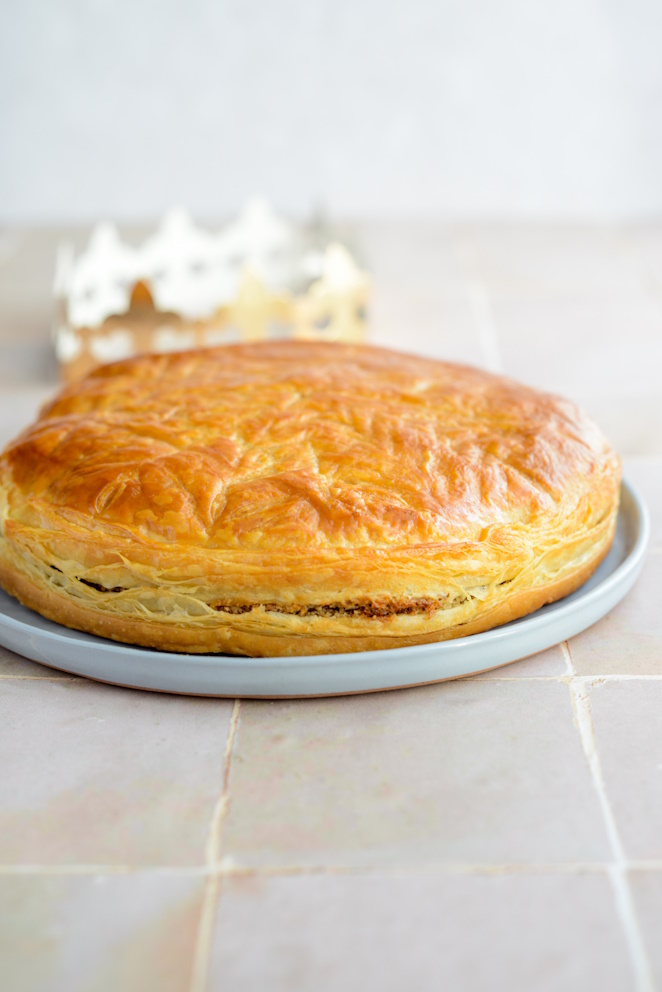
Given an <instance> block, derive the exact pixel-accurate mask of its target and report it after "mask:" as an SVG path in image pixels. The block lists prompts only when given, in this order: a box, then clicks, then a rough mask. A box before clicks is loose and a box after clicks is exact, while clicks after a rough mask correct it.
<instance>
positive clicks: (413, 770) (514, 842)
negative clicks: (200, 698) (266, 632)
mask: <svg viewBox="0 0 662 992" xmlns="http://www.w3.org/2000/svg"><path fill="white" fill-rule="evenodd" d="M590 786H591V782H590V777H589V773H588V769H587V767H586V763H585V761H584V758H583V754H582V749H581V745H580V742H579V739H578V737H577V734H576V732H575V729H574V727H573V723H572V709H571V705H570V698H569V695H568V691H567V689H566V687H565V686H564V685H561V684H559V683H558V682H556V681H551V682H547V681H542V682H536V681H527V680H523V679H516V680H513V681H512V682H487V681H472V680H464V681H457V682H454V683H449V684H446V685H444V684H441V685H434V686H426V687H423V688H419V689H410V690H402V691H400V692H398V693H379V694H370V695H363V696H354V697H352V698H349V699H322V700H317V701H309V702H302V701H299V700H294V701H292V702H289V703H283V702H280V703H268V702H246V703H244V704H243V706H242V709H241V719H240V723H239V728H238V732H237V740H236V745H235V753H234V760H233V766H232V802H231V806H230V810H229V813H228V818H227V821H226V826H225V831H224V841H223V849H222V853H223V855H224V857H226V858H228V859H230V860H231V862H232V863H233V864H238V865H253V866H260V865H282V866H284V865H297V866H298V865H355V866H362V865H394V864H395V865H398V864H408V863H410V862H414V863H428V864H434V863H449V862H450V863H478V864H502V863H518V864H522V863H524V864H526V863H533V864H540V863H554V862H557V863H558V862H560V863H563V862H590V861H603V860H605V859H607V858H608V856H609V848H608V843H607V838H606V835H605V831H604V827H603V824H602V819H601V815H600V810H599V807H598V802H597V799H596V797H595V795H594V794H593V791H592V789H591V787H590Z"/></svg>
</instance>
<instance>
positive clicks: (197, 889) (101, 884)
mask: <svg viewBox="0 0 662 992" xmlns="http://www.w3.org/2000/svg"><path fill="white" fill-rule="evenodd" d="M203 889H204V879H201V878H194V877H186V876H181V875H180V876H177V875H170V876H167V875H160V876H159V875H150V874H147V873H142V874H140V873H136V874H133V875H83V876H80V875H78V876H75V875H69V876H56V875H6V876H4V877H2V878H0V914H1V916H2V921H3V925H2V928H0V961H2V971H1V975H2V981H1V984H2V989H3V992H73V990H78V989H80V990H83V989H84V990H86V992H87V990H94V992H118V990H120V989H121V992H148V990H152V989H154V990H156V989H158V992H180V990H181V989H185V988H187V987H188V983H189V982H190V979H191V973H192V969H193V955H194V951H195V943H196V935H197V930H198V925H199V920H200V910H201V905H202V896H203Z"/></svg>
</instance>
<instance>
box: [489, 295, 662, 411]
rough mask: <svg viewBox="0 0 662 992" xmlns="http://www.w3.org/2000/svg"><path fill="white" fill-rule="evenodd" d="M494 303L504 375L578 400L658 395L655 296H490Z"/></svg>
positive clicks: (661, 341)
mask: <svg viewBox="0 0 662 992" xmlns="http://www.w3.org/2000/svg"><path fill="white" fill-rule="evenodd" d="M493 310H494V315H495V320H496V324H497V329H498V336H499V347H500V351H501V355H502V359H503V366H504V370H505V371H506V373H507V374H508V375H511V376H513V377H514V378H516V379H521V380H522V381H525V382H528V383H530V384H531V385H533V386H538V387H540V388H544V389H550V390H553V391H556V392H560V393H562V394H564V395H567V396H568V397H569V398H570V399H575V400H577V401H583V402H585V399H586V397H587V396H590V395H591V394H595V395H596V396H606V395H609V396H613V395H616V396H619V395H621V394H627V395H630V394H632V393H635V394H636V393H641V394H658V395H659V369H660V367H661V366H662V299H660V300H657V299H654V298H652V297H646V296H644V295H643V294H642V295H638V294H634V293H631V294H623V295H621V296H617V297H614V298H613V299H607V298H606V297H604V296H603V295H595V296H591V297H586V296H577V297H568V298H561V297H559V298H550V299H536V300H534V299H522V298H516V297H513V298H511V299H507V298H504V299H496V300H494V301H493Z"/></svg>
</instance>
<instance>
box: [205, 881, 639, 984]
mask: <svg viewBox="0 0 662 992" xmlns="http://www.w3.org/2000/svg"><path fill="white" fill-rule="evenodd" d="M248 932H250V933H251V935H252V941H253V953H248V954H247V953H246V934H247V933H248ZM459 976H461V982H459V981H458V977H459ZM210 977H211V982H210V988H213V989H222V988H228V989H270V990H272V992H291V990H292V989H297V990H304V989H305V990H306V992H308V990H310V992H313V990H315V992H336V990H338V989H342V990H343V992H362V990H364V989H380V990H381V992H401V990H402V989H416V990H417V992H437V990H439V989H446V988H448V989H477V990H478V989H480V990H485V992H488V990H489V992H492V990H502V989H503V990H506V989H508V990H510V989H522V990H527V992H528V990H532V989H535V990H540V992H542V990H544V992H552V990H554V992H589V990H591V992H592V990H596V992H597V990H600V992H624V990H627V989H631V988H632V987H633V984H632V972H631V967H630V962H629V960H628V953H627V947H626V944H625V940H624V938H623V934H622V932H621V928H620V925H619V921H618V919H617V917H616V913H615V911H614V906H613V901H612V898H611V892H610V889H609V883H608V881H607V879H606V878H605V876H604V875H602V874H582V875H579V874H577V875H560V874H559V875H541V874H531V875H487V874H478V875H461V874H455V875H453V874H441V873H434V872H432V873H427V874H425V875H422V874H413V875H396V876H381V877H373V876H352V875H335V876H334V875H312V876H308V877H306V876H304V877H298V876H295V877H290V878H237V879H230V880H229V881H228V882H227V883H226V884H225V886H224V887H223V890H222V892H221V897H220V902H219V909H218V916H217V919H216V929H215V934H214V943H213V949H212V958H211V970H210Z"/></svg>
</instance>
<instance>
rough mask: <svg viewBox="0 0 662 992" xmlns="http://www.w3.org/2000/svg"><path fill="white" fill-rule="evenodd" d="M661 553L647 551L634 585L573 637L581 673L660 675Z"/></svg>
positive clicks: (575, 656) (575, 658)
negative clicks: (590, 624) (609, 608)
mask: <svg viewBox="0 0 662 992" xmlns="http://www.w3.org/2000/svg"><path fill="white" fill-rule="evenodd" d="M661 590H662V555H660V554H650V555H649V557H648V559H647V561H646V562H645V563H644V568H643V571H642V573H641V577H640V579H639V581H638V583H637V585H636V588H635V589H633V590H632V592H631V593H630V594H629V595H627V596H626V597H625V599H623V600H622V601H621V602H620V603H619V604H618V606H616V607H615V608H614V609H613V610H612V611H611V613H608V614H607V616H606V617H604V618H603V619H602V620H599V621H598V622H597V623H596V624H595V625H594V626H593V627H589V629H588V630H585V631H584V632H583V633H581V634H578V635H577V636H576V637H573V638H572V640H571V641H570V651H571V654H572V660H573V662H574V665H575V669H576V671H577V672H578V674H580V675H621V674H623V675H657V676H659V677H661V678H662V609H660V591H661Z"/></svg>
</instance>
